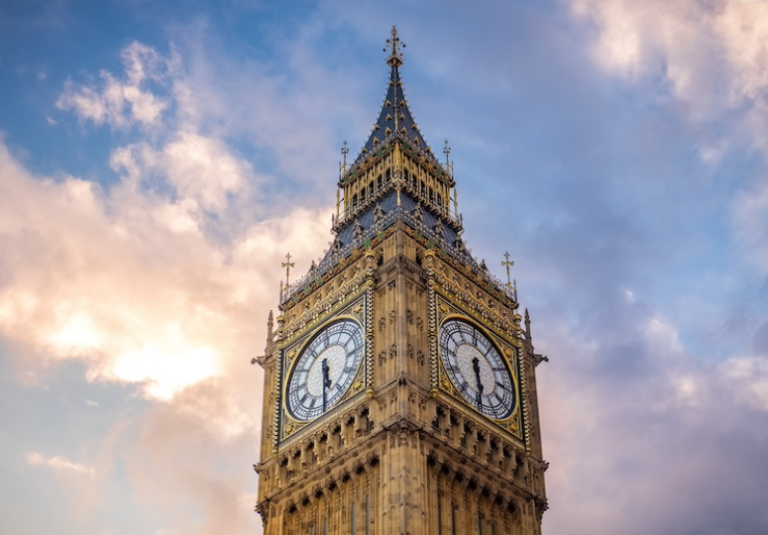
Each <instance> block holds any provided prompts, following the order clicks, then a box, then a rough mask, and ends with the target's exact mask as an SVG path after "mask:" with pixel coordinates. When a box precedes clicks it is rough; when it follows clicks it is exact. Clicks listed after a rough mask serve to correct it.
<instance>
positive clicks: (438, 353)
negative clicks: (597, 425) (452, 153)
mask: <svg viewBox="0 0 768 535" xmlns="http://www.w3.org/2000/svg"><path fill="white" fill-rule="evenodd" d="M389 44H390V45H391V54H390V55H389V57H388V64H389V66H390V69H391V71H390V79H389V84H388V90H387V95H386V98H385V102H384V106H383V107H382V111H381V113H380V116H379V119H378V121H377V123H376V125H375V126H374V129H373V131H372V133H371V135H370V137H369V139H368V141H367V142H366V144H365V146H364V147H363V149H362V151H361V153H360V155H359V156H358V157H357V159H356V160H355V162H354V163H353V164H352V165H351V166H350V167H349V168H347V167H346V165H345V166H344V167H343V168H342V175H341V178H340V181H339V188H340V191H341V192H342V193H343V199H342V201H343V210H342V205H341V203H340V207H339V211H338V212H339V215H338V217H337V218H336V219H335V221H334V233H335V235H336V237H335V240H334V244H333V247H332V249H331V251H329V252H328V254H327V255H326V257H325V258H324V259H322V260H321V261H320V263H319V264H317V265H314V264H313V267H312V269H311V270H310V272H309V273H308V274H307V275H306V276H305V277H304V278H302V279H300V280H299V281H297V282H296V283H294V284H293V285H291V286H288V285H286V287H285V289H284V291H283V292H282V294H281V299H280V307H279V309H280V313H279V316H278V318H277V329H276V330H274V331H273V326H272V317H271V315H270V323H269V336H268V340H267V347H266V350H265V355H264V356H263V357H260V358H259V359H258V361H259V363H260V364H261V365H262V366H263V367H264V370H265V386H264V405H263V406H264V414H263V418H262V430H263V433H262V438H261V461H260V463H259V464H258V465H256V467H255V468H256V470H257V472H258V473H259V493H258V503H257V507H256V509H257V511H258V512H259V513H260V514H261V516H262V519H263V522H264V530H265V533H266V534H267V535H284V534H285V535H288V534H299V533H307V534H312V535H320V534H323V535H326V534H329V533H332V534H344V535H346V534H350V535H361V534H365V535H371V534H377V535H390V534H392V535H396V534H397V535H406V534H414V535H415V534H428V535H454V534H476V535H497V534H498V535H501V534H510V535H511V534H514V535H529V534H539V533H541V520H542V514H543V512H544V511H545V510H546V508H547V501H546V491H545V486H544V471H545V470H546V468H547V463H546V462H544V461H543V457H542V447H541V437H540V432H539V412H538V404H537V387H536V378H535V368H536V366H537V365H538V364H539V363H540V362H541V361H543V360H545V357H542V356H540V355H537V354H535V352H534V348H533V343H532V337H531V330H530V318H529V316H528V313H527V311H526V313H525V326H524V327H523V326H522V325H521V322H522V319H523V318H522V317H521V316H520V315H519V314H518V309H519V303H518V301H517V295H516V291H513V290H512V288H511V287H509V286H508V285H504V284H503V283H501V282H500V281H499V280H498V279H496V278H495V277H494V276H493V275H492V274H491V273H490V272H489V270H488V268H487V267H486V266H485V263H484V262H481V263H478V262H477V261H475V259H474V258H472V256H471V254H469V252H468V251H467V249H466V247H465V246H464V243H463V241H462V239H461V233H462V220H461V216H460V215H459V214H458V213H457V203H456V202H455V199H456V193H455V181H454V179H453V176H452V165H450V164H449V163H448V162H447V163H446V164H445V165H443V164H440V163H439V162H438V161H437V159H436V158H435V157H434V155H433V154H432V152H431V150H430V148H429V146H428V145H427V144H426V142H425V141H424V138H423V137H422V134H421V133H420V131H419V129H418V127H417V125H416V123H415V121H414V120H413V118H412V115H411V113H410V110H409V109H408V106H407V103H406V100H405V96H404V94H403V90H402V82H401V80H400V75H399V67H400V66H401V65H402V56H401V54H400V41H399V38H398V36H397V33H396V32H395V31H394V30H393V35H392V39H390V41H389ZM345 155H346V154H345ZM340 197H341V195H340ZM339 321H346V322H351V323H354V325H356V326H357V327H356V328H359V330H360V332H361V333H362V336H363V339H364V351H363V357H362V358H361V359H360V364H359V365H358V367H355V368H353V367H349V369H348V370H346V371H345V373H348V374H350V375H348V377H350V380H349V381H348V383H349V385H350V386H348V387H346V388H347V389H346V390H344V391H343V392H341V393H340V394H339V395H338V396H337V398H334V402H333V403H332V404H331V405H330V406H328V407H325V406H323V410H322V411H321V413H320V415H319V416H317V417H314V416H312V417H311V418H303V417H298V416H297V414H298V412H297V411H295V410H292V409H291V403H292V402H291V400H290V395H289V394H290V392H291V390H290V389H291V388H292V386H291V385H292V384H295V385H297V386H296V388H301V387H302V383H301V381H300V379H294V380H293V382H292V381H291V379H292V378H294V377H299V376H298V375H295V374H296V373H297V372H296V370H301V369H302V368H301V366H299V364H297V363H300V362H308V360H307V359H310V358H312V357H313V356H314V354H309V353H308V351H310V349H311V348H313V347H318V343H316V342H314V341H315V340H318V339H320V337H323V336H324V333H327V332H328V329H329V328H330V327H331V326H333V325H334V324H336V323H338V322H339ZM351 323H350V324H351ZM459 324H460V325H463V326H466V327H465V328H464V327H463V328H460V329H454V330H453V331H451V328H452V326H456V325H459ZM441 339H442V340H447V342H445V343H444V344H443V345H441ZM313 344H314V345H313ZM327 344H329V345H328V347H330V345H332V344H333V342H332V340H331V341H329V342H327ZM450 355H452V356H450ZM331 365H333V364H331ZM462 366H463V367H464V371H463V372H461V371H460V370H459V368H461V367H462ZM324 373H325V372H324ZM330 375H333V374H332V373H331V374H330ZM330 375H323V383H325V380H326V379H325V377H329V376H330ZM306 388H309V387H306ZM323 388H325V387H324V386H323ZM339 388H341V387H339ZM470 392H472V394H470ZM478 392H479V393H480V395H479V396H478ZM502 399H503V400H505V401H503V402H502V401H501V400H502ZM478 400H480V401H478ZM497 400H498V401H497ZM495 403H498V404H500V406H501V407H502V408H500V409H498V410H496V409H493V408H492V405H493V404H495ZM306 414H309V412H306Z"/></svg>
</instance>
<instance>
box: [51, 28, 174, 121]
mask: <svg viewBox="0 0 768 535" xmlns="http://www.w3.org/2000/svg"><path fill="white" fill-rule="evenodd" d="M122 60H123V64H124V66H125V71H126V72H125V74H126V79H123V80H119V79H117V78H115V77H114V76H113V75H112V74H110V73H108V72H106V71H102V72H101V73H100V78H101V80H102V83H101V87H93V86H88V85H76V84H74V83H73V82H72V81H71V80H70V81H68V82H67V83H66V85H65V88H64V93H63V94H62V95H61V97H60V98H59V100H58V101H57V102H56V106H57V107H58V108H60V109H62V110H72V111H74V112H75V113H76V114H77V115H78V116H79V117H80V118H81V119H83V120H89V121H93V122H94V123H96V124H103V123H106V124H108V125H109V126H111V127H112V128H117V129H122V128H127V127H129V126H132V125H134V124H135V123H139V124H141V125H145V126H149V125H153V124H156V123H157V122H158V121H159V120H160V119H161V116H162V113H163V112H164V111H165V110H166V108H167V107H168V102H167V100H166V99H165V98H162V97H159V96H157V95H155V94H154V93H153V92H152V91H151V90H150V89H149V88H148V85H149V83H150V82H164V81H166V79H167V76H168V71H169V70H170V69H172V65H173V61H172V59H171V60H168V59H166V58H163V57H162V56H160V55H159V54H158V53H157V52H156V51H155V50H154V49H152V48H150V47H147V46H145V45H143V44H141V43H139V42H136V41H134V42H133V43H131V44H130V45H129V46H127V47H126V48H125V49H124V50H123V53H122Z"/></svg>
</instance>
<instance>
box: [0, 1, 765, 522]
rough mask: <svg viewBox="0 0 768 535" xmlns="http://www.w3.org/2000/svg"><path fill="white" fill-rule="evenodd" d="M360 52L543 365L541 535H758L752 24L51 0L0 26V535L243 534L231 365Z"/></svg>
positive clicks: (321, 217) (245, 452) (352, 97)
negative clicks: (421, 147) (400, 53)
mask: <svg viewBox="0 0 768 535" xmlns="http://www.w3.org/2000/svg"><path fill="white" fill-rule="evenodd" d="M393 24H397V26H398V28H399V30H400V36H401V37H402V39H403V41H404V42H406V43H407V48H406V49H405V64H404V66H403V67H402V69H401V73H402V76H403V80H404V88H405V91H406V95H407V96H408V100H409V105H410V107H411V111H412V112H413V114H414V117H415V119H416V120H417V122H418V124H419V126H420V129H421V131H422V132H423V134H424V136H425V138H426V139H427V141H428V142H429V143H431V145H432V148H433V150H435V151H436V152H437V151H439V150H441V149H442V146H443V140H444V139H446V138H447V139H448V140H449V143H450V146H451V148H452V153H451V157H452V159H453V160H454V163H455V174H456V179H457V182H458V188H459V209H460V211H461V212H462V213H463V216H464V222H465V228H466V232H465V236H464V237H465V240H466V242H467V243H468V245H469V247H470V248H471V249H472V250H473V253H474V254H475V256H477V257H478V258H484V259H485V260H486V262H487V263H488V265H489V266H490V267H491V268H492V269H493V270H494V271H495V272H496V274H497V275H499V276H502V275H503V274H504V271H503V268H502V266H501V263H500V262H501V260H502V259H503V257H502V255H503V253H504V252H505V251H507V250H509V252H510V253H511V255H512V259H513V260H514V261H515V266H514V268H513V271H514V276H515V277H516V278H517V281H518V287H519V293H520V298H521V300H522V302H523V304H524V306H527V307H528V308H529V309H530V311H531V315H532V319H533V334H534V339H535V343H536V346H537V350H540V351H541V352H543V353H544V354H547V355H548V356H549V357H550V362H549V363H546V364H543V365H542V366H540V367H539V369H538V373H539V384H540V402H541V406H542V419H543V425H544V429H543V435H544V449H545V457H546V459H547V460H548V461H549V462H550V463H551V468H550V469H549V471H548V472H547V485H548V495H549V500H550V506H551V509H550V511H548V512H547V513H546V515H545V517H544V533H570V534H575V535H580V534H594V533H622V534H629V535H633V534H638V535H639V534H646V533H659V534H682V535H687V534H697V535H698V534H710V533H711V534H718V535H720V534H740V535H741V534H753V533H754V534H763V533H766V532H768V514H766V512H765V506H764V505H765V504H764V500H765V499H764V496H765V495H766V494H768V480H766V478H765V477H764V470H763V468H764V467H766V466H768V431H766V430H768V181H767V180H766V178H767V176H768V161H767V160H766V156H765V154H766V148H768V136H767V135H766V132H768V128H767V127H768V100H767V98H766V96H767V95H768V44H767V43H768V5H767V4H766V3H764V2H727V1H711V2H699V1H693V0H676V1H674V2H669V1H667V0H648V1H645V2H634V1H630V0H615V1H612V2H601V1H599V0H559V1H537V2H532V1H530V2H529V1H519V2H502V1H489V2H483V3H482V4H481V5H478V4H477V3H470V2H460V1H454V2H432V1H427V0H423V1H418V2H400V1H394V2H388V3H377V2H360V1H352V0H349V1H329V2H309V1H307V2H267V1H253V2H251V1H247V0H230V1H223V2H206V1H202V0H200V1H195V0H188V1H180V2H163V3H157V2H148V1H145V0H133V1H122V2H117V1H105V2H89V1H65V0H58V1H30V2H5V3H3V4H1V5H0V94H1V95H2V99H0V454H1V455H0V458H1V459H2V461H0V481H2V483H0V519H1V520H0V528H2V531H3V532H4V533H5V532H7V533H17V534H39V533H50V532H55V533H60V534H68V533H78V534H99V535H101V534H104V535H106V534H115V535H118V534H147V533H149V534H153V535H171V534H181V533H185V534H187V533H191V534H208V533H233V534H237V533H260V529H261V527H260V520H259V518H258V516H257V515H256V514H255V513H253V512H252V508H253V503H254V501H255V492H256V488H257V480H256V477H255V474H254V473H253V472H252V469H251V465H252V464H253V463H254V462H256V461H257V459H256V455H257V453H256V444H257V443H258V440H259V420H260V403H261V399H260V397H261V396H260V393H261V380H262V378H261V375H260V374H259V371H258V370H256V369H254V367H251V366H250V364H249V362H250V359H251V358H252V357H254V356H257V355H258V354H260V352H261V350H262V348H263V345H262V344H263V341H264V339H265V335H266V318H267V314H268V311H269V309H270V308H274V307H275V305H276V299H277V291H278V284H279V281H280V279H281V277H282V274H283V272H282V269H281V267H280V262H281V260H282V257H283V256H284V255H285V253H286V252H287V251H288V250H290V251H291V253H292V254H293V255H294V258H295V259H296V269H297V273H296V275H297V276H298V275H301V274H303V273H304V272H305V271H306V270H307V269H308V268H309V265H310V263H311V261H312V259H316V258H318V257H320V256H321V254H322V252H323V250H324V249H325V248H326V247H327V244H328V241H329V240H330V239H331V234H330V217H331V213H332V212H333V203H334V200H335V191H334V190H335V184H336V179H337V173H338V163H339V159H340V148H341V146H342V143H343V142H344V140H345V139H346V140H348V141H349V143H350V147H351V156H352V155H356V153H357V150H359V147H360V146H361V145H362V144H363V143H364V142H365V140H366V139H367V137H368V134H369V132H370V129H371V127H372V125H373V121H374V120H375V119H376V117H377V115H378V111H379V107H380V105H381V101H382V99H383V97H384V94H385V90H386V80H387V76H388V68H387V66H386V64H385V61H384V59H385V55H384V54H383V53H382V52H381V49H382V47H383V46H384V41H385V40H386V38H387V37H388V35H389V30H390V28H391V26H392V25H393ZM494 266H495V267H494Z"/></svg>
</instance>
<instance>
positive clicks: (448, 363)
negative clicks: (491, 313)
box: [440, 320, 515, 420]
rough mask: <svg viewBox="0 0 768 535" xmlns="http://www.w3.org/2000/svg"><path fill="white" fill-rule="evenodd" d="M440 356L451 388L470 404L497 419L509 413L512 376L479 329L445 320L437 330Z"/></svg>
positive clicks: (511, 402) (512, 393)
mask: <svg viewBox="0 0 768 535" xmlns="http://www.w3.org/2000/svg"><path fill="white" fill-rule="evenodd" d="M440 356H441V358H442V360H443V365H444V366H445V370H446V371H447V372H448V376H449V377H450V379H451V381H452V382H453V385H454V386H455V387H456V389H457V390H458V391H459V393H460V394H461V395H462V397H463V398H464V399H465V400H466V401H467V402H468V403H469V404H470V405H472V406H473V407H474V408H475V409H477V410H478V411H480V412H481V413H483V414H485V415H486V416H489V417H491V418H495V419H497V420H501V419H504V418H507V417H509V415H510V414H512V410H513V409H514V408H515V389H514V382H513V381H512V375H511V374H510V372H509V368H507V365H506V363H505V362H504V359H503V358H502V357H501V355H499V352H498V351H497V350H496V347H495V346H494V345H493V343H492V342H491V341H490V340H488V338H487V337H486V336H485V335H484V334H483V333H482V332H481V331H480V330H479V329H477V328H476V327H475V326H473V325H472V324H470V323H468V322H465V321H461V320H448V321H446V322H445V323H444V324H443V326H442V328H441V329H440Z"/></svg>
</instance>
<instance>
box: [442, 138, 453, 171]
mask: <svg viewBox="0 0 768 535" xmlns="http://www.w3.org/2000/svg"><path fill="white" fill-rule="evenodd" d="M443 154H445V168H446V169H448V168H449V167H450V165H451V161H450V160H451V147H449V146H448V139H446V140H445V148H443Z"/></svg>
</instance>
